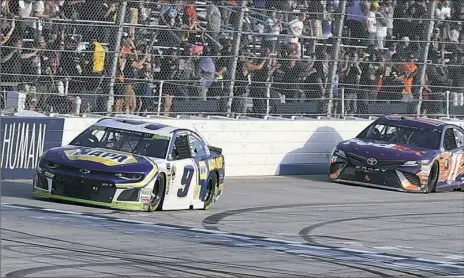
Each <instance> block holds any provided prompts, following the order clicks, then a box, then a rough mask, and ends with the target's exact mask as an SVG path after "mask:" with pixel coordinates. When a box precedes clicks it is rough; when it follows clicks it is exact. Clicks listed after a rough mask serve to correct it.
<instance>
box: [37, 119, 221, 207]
mask: <svg viewBox="0 0 464 278" xmlns="http://www.w3.org/2000/svg"><path fill="white" fill-rule="evenodd" d="M35 172H36V173H35V177H34V181H33V195H34V196H36V197H44V198H50V199H58V200H65V201H72V202H78V203H85V204H91V205H97V206H104V207H108V208H114V209H122V210H141V211H155V210H180V209H208V208H210V207H211V205H212V204H213V203H214V202H216V201H217V200H218V198H219V196H221V194H222V192H223V188H224V177H225V165H224V156H223V154H222V150H221V149H219V148H215V147H211V146H208V145H207V143H206V142H205V141H204V140H203V139H202V137H200V136H199V135H198V134H197V133H195V132H193V131H191V130H188V129H179V128H175V127H171V126H167V125H162V124H158V123H150V122H141V121H132V120H126V119H102V120H100V121H98V122H96V123H95V124H93V125H92V126H90V127H89V128H87V129H86V130H85V131H83V132H82V133H81V134H80V135H78V136H77V137H76V138H75V139H74V140H72V142H71V143H70V144H69V145H68V146H63V147H58V148H53V149H50V150H48V151H46V152H45V153H44V154H43V155H42V157H41V158H40V160H39V162H38V165H37V167H36V171H35Z"/></svg>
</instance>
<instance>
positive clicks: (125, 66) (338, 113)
mask: <svg viewBox="0 0 464 278" xmlns="http://www.w3.org/2000/svg"><path fill="white" fill-rule="evenodd" d="M1 2H2V6H1V16H2V17H1V25H0V26H1V34H2V37H1V41H0V43H1V48H0V57H1V63H0V72H1V79H0V85H1V107H2V111H3V112H8V111H21V110H33V111H38V112H41V113H61V114H99V115H113V114H134V115H142V116H144V115H163V116H170V117H173V116H174V117H175V116H178V115H184V114H188V115H215V116H227V117H236V116H240V115H245V116H251V117H263V116H277V117H287V118H289V117H292V116H304V117H315V116H327V115H329V116H331V117H346V116H355V117H369V116H378V115H382V114H405V115H427V116H429V117H453V116H464V97H463V96H464V84H463V82H464V76H463V74H464V58H463V57H464V55H463V52H464V51H463V41H464V32H463V28H462V21H463V20H464V5H463V3H461V1H426V0H424V1H420V0H419V1H415V0H414V1H392V0H383V1H343V0H340V1H334V0H328V1H296V0H292V1H290V0H288V1H287V0H267V1H256V0H255V1H251V0H249V1H245V0H219V1H209V0H204V1H194V0H183V1H181V0H168V1H166V0H163V1H153V0H132V1H105V0H102V1H89V0H87V1H39V0H36V1H7V0H2V1H1ZM424 61H426V62H425V63H424Z"/></svg>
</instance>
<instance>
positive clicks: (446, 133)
mask: <svg viewBox="0 0 464 278" xmlns="http://www.w3.org/2000/svg"><path fill="white" fill-rule="evenodd" d="M463 152H464V130H463V129H462V128H461V127H459V126H457V125H454V124H449V123H446V122H442V121H439V120H432V119H426V118H414V117H401V116H382V117H380V118H378V119H376V120H375V121H374V122H373V123H372V124H370V125H369V126H368V127H366V128H365V129H364V130H363V131H361V132H360V133H359V135H358V136H357V137H356V138H353V139H351V140H346V141H342V142H340V143H339V144H338V145H337V146H336V147H335V148H334V150H333V152H332V154H331V157H330V161H329V178H330V179H331V180H332V181H335V182H341V183H347V184H354V185H361V186H369V187H380V188H386V189H396V190H400V191H407V192H422V193H430V192H437V191H453V190H462V189H464V157H463Z"/></svg>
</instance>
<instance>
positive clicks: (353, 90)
mask: <svg viewBox="0 0 464 278" xmlns="http://www.w3.org/2000/svg"><path fill="white" fill-rule="evenodd" d="M361 74H362V70H361V66H360V64H359V61H358V53H357V52H356V51H354V52H352V53H351V57H350V60H349V62H348V63H347V64H346V66H345V68H344V69H343V70H342V76H343V83H344V87H345V99H346V101H347V103H346V107H347V112H349V113H352V114H355V113H356V112H357V111H358V105H357V102H358V101H357V99H358V92H359V79H360V78H361Z"/></svg>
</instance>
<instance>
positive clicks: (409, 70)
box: [400, 57, 418, 102]
mask: <svg viewBox="0 0 464 278" xmlns="http://www.w3.org/2000/svg"><path fill="white" fill-rule="evenodd" d="M417 70H418V68H417V66H416V64H415V63H414V57H411V59H410V61H409V62H408V63H407V64H406V65H405V67H404V74H403V75H401V76H400V79H401V80H402V81H403V84H404V87H403V91H402V92H401V94H402V95H403V101H404V102H412V101H413V99H414V97H413V94H412V84H413V82H414V77H415V76H416V75H417Z"/></svg>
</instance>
